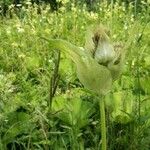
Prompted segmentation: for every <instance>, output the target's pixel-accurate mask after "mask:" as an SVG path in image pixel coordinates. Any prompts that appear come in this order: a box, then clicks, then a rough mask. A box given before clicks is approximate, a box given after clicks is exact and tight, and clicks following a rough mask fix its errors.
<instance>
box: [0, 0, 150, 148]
mask: <svg viewBox="0 0 150 150" xmlns="http://www.w3.org/2000/svg"><path fill="white" fill-rule="evenodd" d="M145 5H147V6H149V3H146V4H145ZM39 8H40V9H41V10H43V11H41V13H38V10H39ZM65 8H68V4H67V3H66V4H64V5H63V6H62V7H60V9H59V10H58V11H57V12H53V13H52V12H50V8H49V6H46V5H41V6H36V5H34V7H31V6H30V7H28V8H25V7H22V8H21V9H20V12H18V13H17V14H16V11H15V9H14V8H13V7H12V8H11V9H10V10H9V12H8V13H7V14H6V17H5V18H3V17H2V16H0V45H1V46H0V149H2V150H3V149H4V150H7V149H14V150H16V149H20V150H24V149H25V150H29V149H31V150H32V149H33V150H34V149H52V150H57V149H81V150H82V149H91V150H92V149H93V150H95V149H99V147H100V144H101V143H99V139H100V138H101V137H100V132H99V131H100V129H99V128H100V127H99V123H98V122H99V118H100V117H99V109H98V107H97V105H98V103H97V101H96V99H95V98H94V95H93V94H91V93H90V91H88V92H87V91H86V92H85V91H83V89H82V87H83V85H82V84H81V83H80V82H79V80H78V78H77V76H76V74H75V68H74V66H73V65H72V62H71V60H69V59H67V57H66V56H65V55H64V54H62V53H61V56H60V65H59V70H58V72H57V73H58V75H59V76H58V82H55V84H57V89H56V92H55V93H54V97H53V98H52V107H51V108H50V106H49V100H50V92H49V91H50V88H51V86H52V84H51V82H50V80H51V79H54V77H53V76H54V74H55V73H54V72H55V68H56V53H57V51H56V50H55V49H53V50H50V47H49V46H50V45H49V43H48V42H45V41H44V40H43V39H41V38H40V37H46V38H48V39H52V38H53V39H55V38H60V39H64V40H67V41H69V42H71V43H74V44H75V45H78V46H82V47H84V43H85V37H84V35H85V31H86V29H87V27H88V26H89V25H90V24H93V23H102V24H106V26H108V28H110V33H111V38H112V39H113V41H115V42H120V41H121V42H122V45H123V47H125V48H126V47H127V53H126V56H127V57H126V63H125V65H124V67H123V73H122V76H121V78H120V79H119V80H118V81H116V82H114V86H113V90H112V92H111V93H110V95H109V96H108V97H107V99H106V102H105V103H106V110H107V114H106V120H107V126H108V128H107V130H108V145H109V147H108V149H110V150H114V149H122V150H126V149H129V150H141V149H144V150H149V145H150V142H149V138H150V113H149V112H150V105H149V101H150V91H149V89H150V83H149V82H150V78H149V76H150V62H149V55H150V51H149V49H150V44H149V39H150V23H149V15H148V14H149V9H145V8H142V9H141V11H140V13H138V14H136V15H135V12H134V8H133V6H132V5H130V4H129V7H128V10H126V9H125V5H124V3H123V4H121V5H119V4H118V3H114V6H113V7H112V5H107V3H105V2H104V3H102V4H101V7H97V8H96V9H97V11H96V12H92V11H91V12H88V11H87V9H86V7H85V6H83V7H82V9H81V8H79V7H76V6H75V5H71V4H70V8H69V9H65ZM10 12H11V18H10V15H9V14H10ZM133 12H134V13H133ZM128 41H129V42H128ZM90 72H91V71H90ZM97 73H98V72H97ZM98 74H100V73H98ZM53 85H54V84H53Z"/></svg>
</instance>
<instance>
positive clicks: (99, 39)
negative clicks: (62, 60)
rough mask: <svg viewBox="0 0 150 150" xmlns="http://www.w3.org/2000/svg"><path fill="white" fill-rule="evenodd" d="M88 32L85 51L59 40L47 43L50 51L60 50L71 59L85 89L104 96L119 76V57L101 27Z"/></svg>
mask: <svg viewBox="0 0 150 150" xmlns="http://www.w3.org/2000/svg"><path fill="white" fill-rule="evenodd" d="M90 32H91V33H90V34H89V36H87V39H86V44H85V49H84V48H79V47H77V46H75V45H73V44H71V43H69V42H67V41H65V40H61V39H50V40H48V41H49V44H50V48H51V49H53V50H54V49H57V50H60V51H62V52H64V53H66V54H67V56H68V57H69V58H71V59H72V61H73V62H74V63H75V64H76V68H77V76H78V78H79V80H80V81H81V83H82V84H83V85H84V86H85V87H86V88H88V89H89V90H92V91H94V92H95V93H97V94H99V95H105V94H107V93H108V92H109V91H110V90H111V86H112V81H113V80H114V79H116V78H117V77H118V75H119V74H120V70H121V55H117V53H116V51H115V50H114V47H113V45H112V44H111V42H110V40H109V37H108V35H107V32H106V31H105V29H103V28H102V27H101V26H99V27H97V28H96V30H94V31H92V30H91V31H90ZM88 41H89V42H88Z"/></svg>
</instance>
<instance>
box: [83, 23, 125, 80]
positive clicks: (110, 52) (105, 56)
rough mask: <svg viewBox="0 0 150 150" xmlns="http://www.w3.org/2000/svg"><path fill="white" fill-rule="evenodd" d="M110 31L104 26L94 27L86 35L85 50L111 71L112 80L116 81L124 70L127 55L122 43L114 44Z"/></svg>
mask: <svg viewBox="0 0 150 150" xmlns="http://www.w3.org/2000/svg"><path fill="white" fill-rule="evenodd" d="M109 36H110V32H109V30H108V29H107V28H106V27H104V26H103V25H94V26H91V27H89V28H88V30H87V33H86V41H85V49H86V50H87V51H89V52H90V53H91V55H92V57H93V58H94V59H95V60H96V61H97V62H98V63H99V64H101V65H103V66H105V67H106V68H107V69H109V70H110V72H111V75H112V79H113V80H116V79H117V78H118V77H119V75H120V73H121V70H122V65H123V60H124V55H125V53H124V52H123V46H122V45H121V44H120V43H115V44H113V43H112V42H111V39H110V37H109Z"/></svg>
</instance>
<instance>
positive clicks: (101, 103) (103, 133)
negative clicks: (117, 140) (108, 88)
mask: <svg viewBox="0 0 150 150" xmlns="http://www.w3.org/2000/svg"><path fill="white" fill-rule="evenodd" d="M99 108H100V124H101V138H102V150H106V120H105V102H104V97H102V99H100V100H99Z"/></svg>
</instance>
